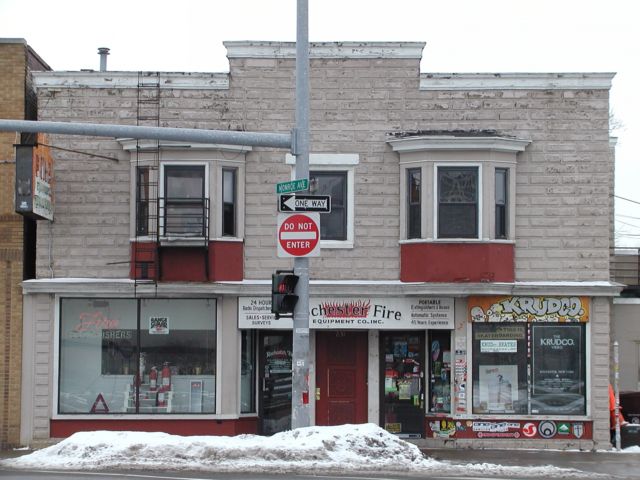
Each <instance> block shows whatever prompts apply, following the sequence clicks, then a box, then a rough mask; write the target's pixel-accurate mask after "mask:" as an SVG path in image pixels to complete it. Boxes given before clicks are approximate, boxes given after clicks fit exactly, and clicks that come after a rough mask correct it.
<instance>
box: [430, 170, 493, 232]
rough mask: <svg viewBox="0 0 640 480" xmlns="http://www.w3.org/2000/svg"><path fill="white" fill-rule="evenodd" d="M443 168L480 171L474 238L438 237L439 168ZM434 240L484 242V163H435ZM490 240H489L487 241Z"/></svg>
mask: <svg viewBox="0 0 640 480" xmlns="http://www.w3.org/2000/svg"><path fill="white" fill-rule="evenodd" d="M441 167H473V168H477V169H478V185H477V188H478V192H477V194H478V207H477V208H478V225H476V236H475V237H472V238H455V237H454V238H440V237H439V236H438V203H439V202H438V198H439V193H440V192H439V191H438V168H441ZM433 192H434V193H433V238H434V240H435V241H438V242H464V241H468V242H474V241H479V240H482V222H483V215H482V207H483V202H482V199H483V194H484V189H483V188H482V163H467V162H434V163H433ZM485 240H488V239H485Z"/></svg>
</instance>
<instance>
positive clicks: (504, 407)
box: [479, 365, 518, 412]
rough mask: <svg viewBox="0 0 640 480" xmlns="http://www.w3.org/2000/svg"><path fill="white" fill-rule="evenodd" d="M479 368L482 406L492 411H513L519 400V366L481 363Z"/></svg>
mask: <svg viewBox="0 0 640 480" xmlns="http://www.w3.org/2000/svg"><path fill="white" fill-rule="evenodd" d="M479 369H480V405H481V408H483V409H484V410H487V411H490V412H513V411H514V407H513V405H514V403H515V402H516V401H517V400H518V366H517V365H480V366H479ZM485 405H486V407H485Z"/></svg>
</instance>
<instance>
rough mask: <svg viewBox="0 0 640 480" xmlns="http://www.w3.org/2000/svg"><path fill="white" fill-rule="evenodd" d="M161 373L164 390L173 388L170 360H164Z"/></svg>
mask: <svg viewBox="0 0 640 480" xmlns="http://www.w3.org/2000/svg"><path fill="white" fill-rule="evenodd" d="M161 375H162V388H163V389H164V390H171V369H170V368H169V362H164V364H163V366H162V374H161Z"/></svg>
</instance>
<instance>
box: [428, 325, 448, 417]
mask: <svg viewBox="0 0 640 480" xmlns="http://www.w3.org/2000/svg"><path fill="white" fill-rule="evenodd" d="M429 411H430V412H432V413H450V412H451V333H450V332H449V331H448V330H446V331H437V330H431V331H429Z"/></svg>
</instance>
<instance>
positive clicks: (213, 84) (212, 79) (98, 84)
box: [33, 71, 229, 90]
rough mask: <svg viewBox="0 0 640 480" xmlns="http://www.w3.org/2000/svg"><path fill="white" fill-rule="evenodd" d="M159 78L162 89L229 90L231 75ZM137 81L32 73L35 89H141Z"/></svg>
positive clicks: (122, 76) (107, 75) (124, 75)
mask: <svg viewBox="0 0 640 480" xmlns="http://www.w3.org/2000/svg"><path fill="white" fill-rule="evenodd" d="M159 76H160V88H161V89H169V88H170V89H175V90H181V89H202V90H227V89H228V88H229V74H228V73H200V72H195V73H189V72H159ZM145 78H148V76H147V77H145ZM138 80H139V78H138V72H94V71H80V72H33V82H34V85H35V87H36V88H138ZM145 88H147V89H148V88H149V87H148V86H146V87H145Z"/></svg>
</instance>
